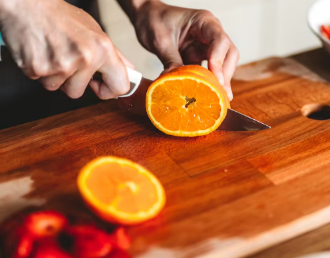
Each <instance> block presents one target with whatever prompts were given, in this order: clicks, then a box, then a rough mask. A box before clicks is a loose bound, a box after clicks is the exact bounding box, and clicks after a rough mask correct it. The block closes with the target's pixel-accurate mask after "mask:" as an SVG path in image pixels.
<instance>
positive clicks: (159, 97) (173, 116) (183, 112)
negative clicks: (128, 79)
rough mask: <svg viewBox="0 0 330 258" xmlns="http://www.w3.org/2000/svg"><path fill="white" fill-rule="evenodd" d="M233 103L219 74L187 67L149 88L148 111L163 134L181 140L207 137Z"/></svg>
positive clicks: (155, 82) (195, 66) (192, 66)
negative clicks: (221, 83)
mask: <svg viewBox="0 0 330 258" xmlns="http://www.w3.org/2000/svg"><path fill="white" fill-rule="evenodd" d="M228 108H230V101H229V99H228V96H227V94H226V92H225V90H224V89H223V88H222V86H221V85H220V83H219V81H218V79H217V78H216V77H215V75H214V74H213V73H212V72H211V71H209V70H208V69H206V68H204V67H202V66H199V65H187V66H183V67H180V68H176V69H174V70H172V71H171V72H169V73H167V74H164V75H161V76H160V77H159V78H158V79H157V80H155V81H154V82H153V83H152V84H151V86H150V87H149V89H148V92H147V96H146V109H147V113H148V116H149V118H150V120H151V122H152V123H153V124H154V125H155V126H156V127H157V128H158V129H159V130H161V131H162V132H164V133H166V134H169V135H174V136H181V137H195V136H201V135H206V134H209V133H211V132H213V131H214V130H216V129H217V128H218V127H219V126H220V125H221V123H222V121H223V120H224V119H225V117H226V115H227V110H228Z"/></svg>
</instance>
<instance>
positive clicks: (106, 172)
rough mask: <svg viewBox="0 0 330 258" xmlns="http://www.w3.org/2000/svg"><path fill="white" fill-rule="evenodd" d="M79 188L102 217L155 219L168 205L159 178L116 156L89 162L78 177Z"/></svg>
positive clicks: (136, 220)
mask: <svg viewBox="0 0 330 258" xmlns="http://www.w3.org/2000/svg"><path fill="white" fill-rule="evenodd" d="M78 188H79V191H80V193H81V195H82V197H83V198H84V200H85V202H86V203H87V204H88V206H89V207H91V208H92V210H93V211H94V212H95V213H96V214H97V215H98V216H99V217H100V218H102V219H104V220H106V221H109V222H115V223H120V224H125V225H132V224H137V223H141V222H144V221H146V220H149V219H152V218H154V217H156V216H157V215H158V213H159V212H160V211H161V210H162V208H163V207H164V205H165V192H164V189H163V187H162V185H161V183H160V182H159V181H158V179H157V178H156V177H155V176H154V175H153V174H152V173H150V172H149V171H148V170H147V169H145V168H143V167H142V166H140V165H138V164H136V163H134V162H132V161H129V160H126V159H121V158H117V157H111V156H110V157H101V158H98V159H95V160H93V161H91V162H89V163H88V164H87V165H86V166H85V167H83V169H82V170H81V172H80V174H79V176H78Z"/></svg>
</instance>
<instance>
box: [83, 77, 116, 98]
mask: <svg viewBox="0 0 330 258" xmlns="http://www.w3.org/2000/svg"><path fill="white" fill-rule="evenodd" d="M89 86H91V88H92V90H93V91H94V93H95V95H96V96H98V97H99V98H100V99H104V100H106V99H114V98H117V97H118V94H114V93H113V92H112V91H111V90H109V88H108V86H107V85H106V84H105V83H103V82H100V81H98V80H90V82H89Z"/></svg>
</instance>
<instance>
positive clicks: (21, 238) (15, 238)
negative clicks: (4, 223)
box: [4, 232, 34, 258]
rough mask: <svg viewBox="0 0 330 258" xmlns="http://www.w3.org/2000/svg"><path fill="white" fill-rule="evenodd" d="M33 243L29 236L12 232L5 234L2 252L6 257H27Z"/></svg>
mask: <svg viewBox="0 0 330 258" xmlns="http://www.w3.org/2000/svg"><path fill="white" fill-rule="evenodd" d="M33 245H34V241H33V238H32V237H31V236H29V235H22V234H20V233H17V232H13V233H12V234H10V235H8V236H7V239H6V241H5V243H4V252H5V255H6V257H11V258H27V257H29V256H30V254H31V252H32V249H33Z"/></svg>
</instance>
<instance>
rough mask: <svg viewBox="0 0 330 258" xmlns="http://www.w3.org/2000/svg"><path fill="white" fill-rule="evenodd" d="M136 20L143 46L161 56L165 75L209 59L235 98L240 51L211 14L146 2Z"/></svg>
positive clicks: (222, 82) (210, 65) (210, 64)
mask: <svg viewBox="0 0 330 258" xmlns="http://www.w3.org/2000/svg"><path fill="white" fill-rule="evenodd" d="M132 21H133V24H134V26H135V29H136V33H137V36H138V39H139V41H140V43H141V44H142V45H143V46H144V47H145V48H146V49H148V50H149V51H151V52H152V53H154V54H156V55H157V56H158V58H159V59H160V60H161V61H162V63H163V64H164V68H165V72H166V71H168V70H171V69H173V68H176V67H180V66H182V65H184V64H185V65H186V64H199V65H200V64H201V63H202V61H203V60H208V66H209V69H210V70H211V71H212V72H213V73H214V74H215V75H216V77H217V78H218V80H219V82H220V84H221V85H222V86H223V87H224V89H225V90H226V92H227V94H228V97H229V99H230V100H232V99H233V94H232V91H231V84H230V81H231V78H232V76H233V74H234V72H235V69H236V66H237V63H238V60H239V52H238V50H237V48H236V47H235V45H234V44H233V42H232V41H231V40H230V38H229V37H228V35H227V34H226V32H225V31H224V29H223V27H222V25H221V23H220V21H219V20H218V19H217V18H216V17H214V16H213V14H212V13H211V12H209V11H205V10H194V9H187V8H180V7H174V6H169V5H166V4H164V3H162V2H160V1H146V2H145V4H143V5H142V6H141V7H140V8H139V9H138V11H137V12H136V14H135V15H134V17H133V18H132Z"/></svg>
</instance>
